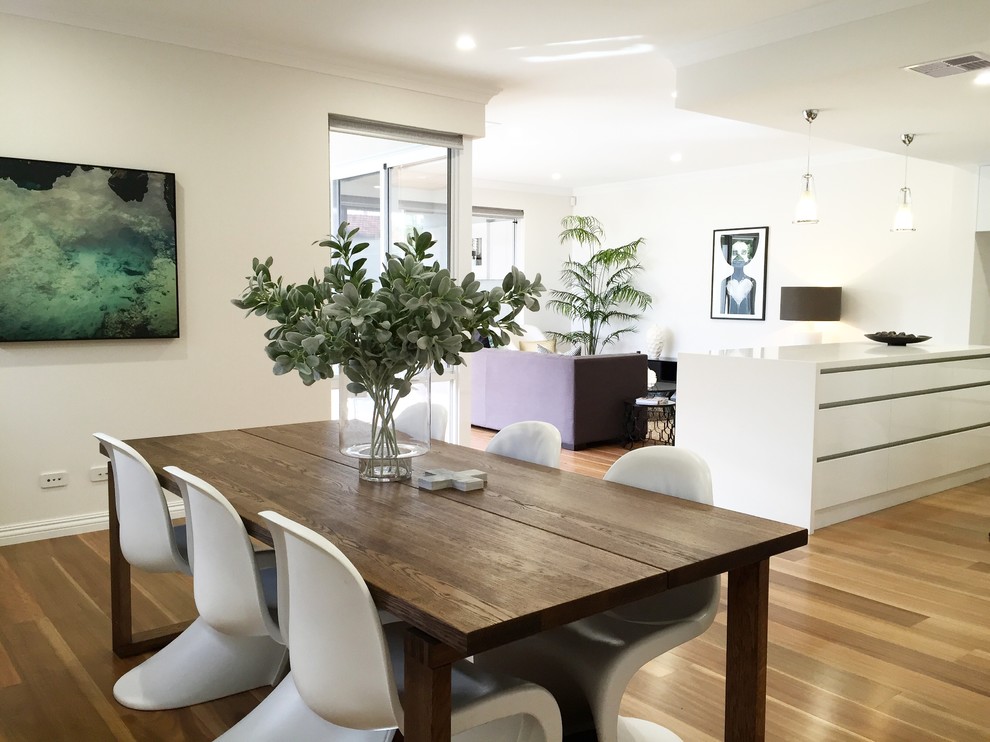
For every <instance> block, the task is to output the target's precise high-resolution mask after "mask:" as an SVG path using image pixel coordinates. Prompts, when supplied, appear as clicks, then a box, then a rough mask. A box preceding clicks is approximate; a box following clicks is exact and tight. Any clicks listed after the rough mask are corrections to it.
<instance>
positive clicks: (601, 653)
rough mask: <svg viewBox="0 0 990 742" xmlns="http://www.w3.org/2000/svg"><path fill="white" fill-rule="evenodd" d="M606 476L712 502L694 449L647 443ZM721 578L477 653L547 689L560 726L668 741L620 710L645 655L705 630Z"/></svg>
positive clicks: (603, 741)
mask: <svg viewBox="0 0 990 742" xmlns="http://www.w3.org/2000/svg"><path fill="white" fill-rule="evenodd" d="M605 479H606V480H607V481H610V482H618V483H620V484H627V485H631V486H633V487H639V488H641V489H645V490H650V491H653V492H662V493H664V494H667V495H672V496H675V497H680V498H683V499H685V500H693V501H695V502H700V503H704V504H708V505H711V504H712V503H713V499H712V482H711V473H710V472H709V469H708V465H707V464H706V463H705V461H704V460H703V459H702V458H701V457H700V456H698V455H697V454H696V453H694V452H693V451H689V450H686V449H683V448H672V447H670V446H649V447H646V448H639V449H636V450H634V451H630V452H629V453H627V454H625V455H623V456H622V457H621V458H620V459H619V460H618V461H616V462H615V463H614V464H613V465H612V467H611V468H610V469H609V470H608V472H607V473H606V474H605ZM720 584H721V583H720V581H719V577H718V576H714V577H708V578H705V579H703V580H699V581H697V582H693V583H689V584H686V585H682V586H679V587H675V588H672V589H670V590H667V591H665V592H663V593H661V594H660V595H656V596H651V597H649V598H644V599H642V600H638V601H635V602H633V603H630V604H627V605H624V606H620V607H618V608H616V609H614V610H611V611H607V612H604V613H600V614H598V615H595V616H591V617H589V618H585V619H582V620H580V621H575V622H574V623H571V624H567V625H566V626H562V627H560V628H558V629H552V630H550V631H547V632H544V633H543V634H540V635H538V636H535V637H530V638H527V639H524V640H522V641H519V642H515V643H513V644H510V645H507V646H505V647H499V648H497V649H494V650H491V651H490V652H485V653H483V654H480V655H477V656H476V657H475V662H476V663H477V664H478V665H479V666H480V667H482V668H484V669H490V670H495V671H501V672H507V673H511V674H513V675H517V676H519V677H524V678H527V679H528V680H532V681H533V682H536V683H540V684H541V685H543V686H544V687H546V688H548V689H549V690H550V691H551V692H552V693H553V694H554V697H555V698H556V699H557V703H558V704H559V705H560V709H561V713H562V714H563V719H564V728H565V731H567V732H574V731H580V730H582V729H585V728H587V727H589V726H590V725H591V724H592V723H593V724H594V728H595V730H596V732H597V735H598V740H599V742H619V741H622V742H630V741H631V740H636V741H637V742H647V741H648V742H670V741H672V740H678V739H679V738H678V737H677V736H676V735H675V734H674V733H673V732H671V731H670V730H668V729H665V728H663V727H661V726H659V725H656V724H652V723H650V722H647V721H643V720H641V719H631V718H626V717H621V716H619V705H620V703H621V701H622V695H623V693H624V692H625V689H626V686H627V685H628V684H629V681H630V680H631V679H632V677H633V675H635V674H636V672H637V671H639V669H640V668H641V667H643V665H645V664H646V663H647V662H649V661H650V660H652V659H654V658H656V657H658V656H660V655H661V654H663V653H664V652H667V651H668V650H670V649H673V648H674V647H676V646H678V645H680V644H683V643H685V642H687V641H689V640H690V639H693V638H694V637H696V636H699V635H700V634H702V633H704V632H705V631H706V630H707V629H708V627H709V626H711V624H712V622H713V621H714V620H715V614H716V613H717V612H718V604H719V594H720Z"/></svg>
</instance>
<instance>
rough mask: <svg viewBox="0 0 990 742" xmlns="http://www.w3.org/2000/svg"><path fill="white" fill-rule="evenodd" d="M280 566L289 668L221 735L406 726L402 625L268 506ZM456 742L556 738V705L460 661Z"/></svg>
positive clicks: (340, 739) (325, 545)
mask: <svg viewBox="0 0 990 742" xmlns="http://www.w3.org/2000/svg"><path fill="white" fill-rule="evenodd" d="M261 516H262V517H263V518H265V520H266V521H268V525H269V529H270V531H271V533H272V538H273V540H274V542H275V552H276V554H277V558H278V573H279V616H280V619H281V628H282V631H283V635H284V636H285V637H286V638H287V639H288V643H289V648H290V650H291V652H292V671H291V672H290V673H289V674H288V675H287V676H286V678H285V680H283V681H282V683H280V684H279V686H278V687H277V688H276V689H275V690H274V691H273V692H272V693H271V695H270V696H269V697H268V698H266V699H265V700H264V701H262V703H261V704H260V705H259V706H258V707H257V708H255V710H254V711H252V712H251V713H250V714H248V715H247V716H246V717H245V718H244V719H242V720H241V721H240V722H239V723H238V724H236V725H234V726H233V727H232V728H231V729H230V730H229V731H228V732H227V733H226V734H224V735H223V736H222V737H221V738H220V739H221V740H223V742H237V741H241V740H243V741H245V742H246V741H247V740H250V741H251V742H264V741H266V740H271V742H276V741H277V742H281V741H282V740H293V742H309V741H310V740H312V741H313V742H315V741H316V740H322V741H323V742H345V741H346V742H389V740H391V739H392V738H393V737H394V735H395V732H396V729H397V728H398V729H401V728H402V725H403V710H402V701H401V699H402V695H403V688H402V682H403V643H404V634H405V631H406V628H407V627H406V625H405V624H399V623H393V624H389V625H387V626H384V627H383V626H382V624H381V623H380V622H379V617H378V610H377V609H376V607H375V603H374V601H373V600H372V597H371V593H370V592H369V590H368V586H367V585H366V584H365V582H364V580H363V579H362V577H361V575H360V574H359V573H358V571H357V570H356V569H355V567H354V565H353V564H351V562H350V561H349V560H348V559H347V557H346V556H345V555H344V554H343V553H342V552H341V551H340V550H339V549H338V548H337V547H336V546H334V545H333V544H332V543H330V542H329V541H327V539H325V538H323V537H322V536H320V535H319V534H317V533H316V532H314V531H312V530H310V529H309V528H306V527H305V526H302V525H300V524H298V523H296V522H294V521H292V520H289V519H288V518H286V517H284V516H282V515H279V514H277V513H273V512H271V511H266V512H263V513H261ZM451 700H452V713H451V734H452V735H453V738H454V739H455V740H458V742H540V741H544V742H557V741H558V740H560V739H561V729H560V713H559V711H558V710H557V704H556V703H555V702H554V700H553V697H552V696H551V695H550V694H549V693H548V692H547V691H546V690H544V689H543V688H540V687H538V686H536V685H533V684H532V683H526V682H524V681H521V680H517V679H515V678H506V677H500V676H495V675H493V674H491V673H487V672H483V671H480V670H478V668H476V667H474V666H473V665H472V664H471V663H470V662H463V661H462V662H458V663H456V664H455V665H454V668H453V670H452V673H451Z"/></svg>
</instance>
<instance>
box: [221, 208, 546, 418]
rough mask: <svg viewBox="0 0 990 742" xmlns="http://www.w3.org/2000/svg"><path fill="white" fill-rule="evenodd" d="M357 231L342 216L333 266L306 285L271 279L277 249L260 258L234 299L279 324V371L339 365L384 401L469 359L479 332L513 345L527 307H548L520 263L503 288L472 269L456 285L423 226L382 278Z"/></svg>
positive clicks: (326, 374)
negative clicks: (487, 284)
mask: <svg viewBox="0 0 990 742" xmlns="http://www.w3.org/2000/svg"><path fill="white" fill-rule="evenodd" d="M357 234H358V230H357V229H349V225H348V224H347V222H343V223H341V224H340V226H339V228H338V229H337V233H336V234H335V235H332V236H331V237H329V238H328V239H326V240H324V241H322V242H320V243H319V244H320V246H321V247H327V248H329V249H330V261H331V262H330V265H328V266H327V267H325V268H324V270H323V276H322V278H320V277H317V276H314V277H312V278H310V279H309V280H308V281H307V282H306V283H300V284H294V283H290V284H283V279H282V278H281V277H279V278H276V279H273V278H272V274H271V268H272V262H273V261H272V258H271V257H269V258H268V259H267V260H265V261H264V262H262V261H260V260H258V259H257V258H255V259H254V262H253V264H252V271H253V275H250V276H248V277H247V280H248V285H247V287H246V288H245V289H244V291H243V293H242V294H241V296H240V297H239V298H236V299H233V300H232V301H233V304H234V306H237V307H239V308H241V309H245V310H247V312H248V315H251V314H255V315H259V316H262V317H265V318H266V319H268V320H271V321H273V322H275V326H274V327H272V328H270V329H269V330H268V331H267V332H265V337H266V338H267V339H268V340H269V343H268V345H267V347H266V348H265V352H266V353H267V354H268V357H269V358H270V359H271V360H272V361H274V362H275V366H274V367H273V369H272V370H273V371H274V373H275V374H276V375H279V374H287V373H289V372H291V371H296V372H297V373H298V374H299V378H300V379H302V382H303V384H306V385H310V384H313V383H314V382H316V381H319V380H320V379H329V378H331V377H333V375H334V366H335V365H337V364H340V369H341V372H342V373H343V374H344V375H345V376H346V377H347V379H348V380H349V381H350V384H349V389H350V390H351V391H353V392H355V393H360V392H362V391H368V392H369V393H371V395H372V397H373V398H375V399H376V400H377V399H379V398H383V397H385V396H387V394H388V389H394V390H396V391H398V392H399V396H404V395H405V394H407V393H408V391H409V380H410V379H411V378H412V377H413V376H415V375H416V374H418V373H420V372H422V371H425V370H426V369H428V368H431V367H432V368H433V369H434V370H435V371H436V372H437V373H438V374H442V373H443V370H444V364H448V365H451V366H453V365H458V364H461V363H463V362H464V358H463V354H465V353H473V352H475V351H478V350H480V349H481V347H482V345H481V343H480V342H479V341H478V340H477V339H476V336H481V337H488V338H490V339H491V341H492V344H493V345H495V346H501V345H505V344H507V343H508V342H509V337H508V334H507V333H509V332H511V333H514V334H519V333H520V332H521V330H520V328H519V325H518V324H517V323H516V321H515V318H516V317H517V316H518V314H519V312H521V311H522V310H523V309H528V310H530V311H537V310H538V309H539V308H540V303H539V300H538V297H539V296H540V295H541V294H542V293H543V291H544V287H543V285H542V284H541V283H540V276H539V274H537V276H536V278H535V280H533V281H530V280H528V279H527V278H526V276H525V275H524V274H523V273H522V272H521V271H520V270H518V269H517V268H515V267H513V268H512V271H511V272H509V273H508V274H506V276H505V278H504V279H503V281H502V287H501V288H493V289H491V290H487V291H485V290H482V289H481V284H480V283H479V282H478V281H477V280H475V277H474V273H468V274H467V275H466V276H464V278H463V279H461V281H460V283H458V282H457V281H456V280H455V279H453V278H452V277H451V275H450V271H448V270H447V269H446V268H441V267H440V264H439V263H438V262H436V261H432V262H431V261H430V259H431V258H432V257H433V255H432V254H431V253H430V252H429V250H430V248H431V247H432V246H433V245H434V244H436V241H435V240H434V239H433V237H432V235H431V234H430V233H429V232H422V233H420V232H419V231H417V230H415V229H414V230H412V232H411V233H410V235H409V237H408V239H407V240H406V241H405V242H396V243H395V247H396V248H398V253H397V254H389V255H387V256H386V260H385V263H384V265H383V270H382V273H381V276H380V278H379V279H378V281H376V280H375V279H373V278H371V277H369V275H368V272H367V270H366V269H365V267H364V266H365V263H366V262H367V258H363V257H359V255H360V253H361V252H362V251H364V250H365V249H366V248H367V247H368V243H367V242H360V243H357V244H355V241H354V240H355V237H356V236H357Z"/></svg>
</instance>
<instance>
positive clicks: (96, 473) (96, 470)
mask: <svg viewBox="0 0 990 742" xmlns="http://www.w3.org/2000/svg"><path fill="white" fill-rule="evenodd" d="M107 478H108V475H107V465H106V464H103V465H101V466H91V467H90V468H89V481H90V482H105V481H107Z"/></svg>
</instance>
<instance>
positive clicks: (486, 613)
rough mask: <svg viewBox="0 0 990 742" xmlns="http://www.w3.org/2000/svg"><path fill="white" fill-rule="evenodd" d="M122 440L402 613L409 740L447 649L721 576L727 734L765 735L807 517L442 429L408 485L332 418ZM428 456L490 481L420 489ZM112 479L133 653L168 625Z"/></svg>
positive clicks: (444, 668) (440, 715) (113, 530)
mask: <svg viewBox="0 0 990 742" xmlns="http://www.w3.org/2000/svg"><path fill="white" fill-rule="evenodd" d="M127 443H129V444H130V445H131V446H133V447H134V448H135V449H137V451H138V452H139V453H141V455H142V456H144V457H145V458H146V459H147V460H148V462H149V463H150V464H151V466H152V467H153V468H154V470H155V472H156V473H157V474H158V477H159V479H160V480H161V482H162V483H163V485H164V486H165V487H166V488H168V489H170V490H172V491H174V492H178V487H177V486H176V484H175V482H174V481H173V480H171V479H170V478H169V477H168V475H167V474H166V473H165V472H164V471H163V467H165V466H168V465H173V466H178V467H179V468H181V469H185V470H186V471H188V472H190V473H192V474H195V475H196V476H199V477H202V478H203V479H205V480H206V481H208V482H210V483H211V484H213V485H214V486H216V487H217V488H218V489H219V490H220V491H221V492H222V493H223V494H224V495H226V497H227V498H228V499H229V500H230V502H231V503H232V505H233V506H234V508H235V509H236V510H237V512H238V513H239V514H240V515H241V517H242V519H243V520H244V523H245V525H246V527H247V529H248V532H249V533H250V534H251V535H252V536H254V537H256V538H258V539H260V540H261V541H264V542H266V543H271V535H270V534H269V533H268V531H267V529H266V528H265V525H264V521H263V520H262V519H261V518H260V517H259V516H258V513H259V512H261V511H263V510H274V511H276V512H279V513H282V514H283V515H285V516H287V517H289V518H292V519H293V520H296V521H299V522H300V523H303V524H305V525H307V526H309V527H310V528H313V529H314V530H316V531H317V532H319V533H321V534H323V535H324V536H326V537H327V538H328V539H329V540H330V541H332V542H333V543H334V544H336V545H337V546H338V547H339V548H340V549H341V550H342V551H343V552H344V553H345V554H346V555H347V556H348V558H349V559H350V560H351V561H352V562H353V563H354V565H355V567H356V568H357V569H358V571H359V572H360V573H361V575H362V576H363V577H364V579H365V581H366V582H367V583H368V586H369V588H370V590H371V593H372V595H373V596H374V598H375V601H376V603H377V604H378V606H379V607H380V608H382V609H384V610H387V611H389V612H391V613H393V614H395V615H396V616H398V617H399V618H401V619H402V620H404V621H406V622H407V623H408V625H409V628H408V630H407V634H406V641H405V655H406V657H405V695H404V699H403V706H404V715H405V720H404V721H405V728H404V730H403V732H404V736H405V739H406V740H407V742H437V741H443V742H446V741H447V740H449V739H450V703H451V700H450V669H451V664H452V663H453V662H454V661H456V660H458V659H460V658H463V657H466V656H469V655H472V654H476V653H478V652H482V651H485V650H487V649H491V648H493V647H496V646H500V645H502V644H505V643H508V642H511V641H514V640H516V639H520V638H523V637H526V636H531V635H533V634H537V633H539V632H541V631H544V630H546V629H549V628H552V627H555V626H560V625H562V624H566V623H569V622H571V621H575V620H577V619H581V618H585V617H587V616H591V615H594V614H596V613H599V612H601V611H605V610H608V609H611V608H614V607H616V606H618V605H621V604H623V603H628V602H630V601H633V600H638V599H640V598H643V597H646V596H649V595H655V594H657V593H660V592H663V591H664V590H667V589H670V588H673V587H676V586H678V585H683V584H685V583H689V582H693V581H695V580H699V579H702V578H705V577H709V576H711V575H717V574H721V573H723V572H727V573H728V595H727V639H726V683H725V739H726V740H759V739H763V737H764V729H765V710H766V652H767V602H768V583H769V560H770V557H771V556H773V555H775V554H780V553H782V552H785V551H788V550H790V549H794V548H796V547H799V546H802V545H804V544H806V543H807V541H808V532H807V530H806V529H803V528H797V527H794V526H789V525H785V524H782V523H776V522H773V521H768V520H764V519H761V518H756V517H753V516H749V515H744V514H741V513H736V512H733V511H729V510H723V509H720V508H716V507H712V506H709V505H701V504H698V503H694V502H689V501H685V500H681V499H679V498H676V497H669V496H666V495H657V494H656V493H652V492H647V491H645V490H641V489H637V488H634V487H629V486H625V485H621V484H616V483H611V482H605V481H603V480H600V479H594V478H591V477H586V476H582V475H579V474H574V473H571V472H566V471H560V470H558V469H553V468H548V467H543V466H537V465H534V464H528V463H525V462H520V461H517V460H514V459H509V458H505V457H501V456H496V455H494V454H489V453H485V452H483V451H477V450H474V449H470V448H465V447H463V446H456V445H451V444H446V443H441V442H437V441H434V442H433V446H432V449H431V450H430V452H429V453H427V454H425V455H423V456H421V457H419V458H417V459H415V460H414V473H413V478H412V480H411V481H407V482H403V483H389V484H381V483H371V482H365V481H361V480H360V479H359V478H358V475H357V462H356V461H355V460H354V459H351V458H348V457H346V456H343V455H342V454H341V453H340V451H339V449H338V437H337V427H336V423H334V422H332V421H331V422H315V423H301V424H292V425H282V426H275V427H264V428H251V429H243V430H224V431H216V432H206V433H192V434H187V435H173V436H164V437H157V438H143V439H138V440H129V441H127ZM436 468H444V469H451V470H455V471H459V470H465V469H479V470H482V471H484V472H486V473H487V475H488V481H487V485H486V486H485V487H484V489H481V490H475V491H470V492H461V491H459V490H457V489H442V490H437V491H428V490H424V489H419V488H418V486H417V481H418V478H419V477H420V476H422V475H423V474H424V473H425V471H426V470H428V469H436ZM110 482H111V489H110V498H109V501H110V516H111V517H110V547H111V583H112V584H111V599H112V621H111V624H112V631H113V647H114V651H115V652H116V653H117V654H118V655H120V656H128V655H133V654H135V653H140V652H144V651H148V650H149V649H152V648H154V647H156V646H160V645H161V644H163V643H164V642H166V641H168V639H169V638H170V637H171V636H173V635H174V634H175V633H176V631H178V630H179V629H180V628H181V626H169V627H162V628H161V629H160V630H156V631H152V632H145V633H143V634H135V633H134V632H132V628H131V580H130V568H129V565H128V564H127V562H126V561H125V560H124V559H123V557H122V555H121V552H120V544H119V524H118V522H117V518H116V511H115V506H114V493H113V488H112V482H113V478H112V477H111V478H110Z"/></svg>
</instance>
